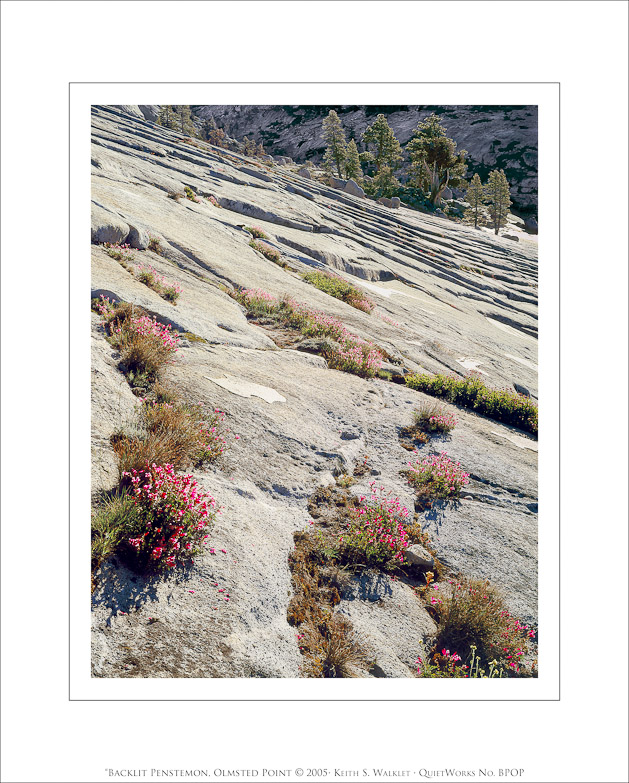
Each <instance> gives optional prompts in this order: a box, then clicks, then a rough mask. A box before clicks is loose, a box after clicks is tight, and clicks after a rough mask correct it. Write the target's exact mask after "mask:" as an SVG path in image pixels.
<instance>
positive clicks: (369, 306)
mask: <svg viewBox="0 0 629 783" xmlns="http://www.w3.org/2000/svg"><path fill="white" fill-rule="evenodd" d="M302 279H303V280H305V281H306V282H307V283H310V284H311V285H313V286H314V287H315V288H318V289H319V290H320V291H324V292H325V293H326V294H329V295H330V296H333V297H335V299H340V300H341V301H342V302H345V303H346V304H348V305H351V306H352V307H355V308H356V309H357V310H362V311H363V312H364V313H370V312H371V311H372V310H373V309H374V307H375V306H376V305H375V302H372V301H371V299H369V297H368V296H366V294H365V293H364V292H363V291H361V290H359V289H358V288H356V286H353V285H352V284H351V283H348V282H347V281H346V280H343V278H342V277H339V275H335V274H334V273H333V272H320V271H318V270H315V271H313V272H306V273H305V274H303V275H302Z"/></svg>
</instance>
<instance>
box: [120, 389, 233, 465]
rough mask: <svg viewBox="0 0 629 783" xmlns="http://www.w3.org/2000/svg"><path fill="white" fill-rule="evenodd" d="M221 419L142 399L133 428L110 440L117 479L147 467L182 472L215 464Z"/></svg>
mask: <svg viewBox="0 0 629 783" xmlns="http://www.w3.org/2000/svg"><path fill="white" fill-rule="evenodd" d="M162 390H163V387H160V396H161V397H163V396H164V392H163V391H162ZM171 399H172V397H171ZM224 417H225V414H224V413H223V412H222V411H219V410H215V411H213V412H212V413H210V414H205V412H204V411H203V408H202V407H201V406H200V405H188V404H186V403H182V402H157V401H152V402H151V401H148V400H144V402H143V405H142V409H141V412H140V420H139V423H138V425H137V426H136V427H135V429H134V430H132V431H131V432H128V431H127V432H125V431H124V430H122V431H119V432H117V433H115V434H114V435H113V436H112V439H111V443H112V447H113V449H114V452H115V454H116V456H117V458H118V470H119V474H120V480H122V475H123V473H125V472H126V473H132V472H133V470H137V471H140V470H142V469H143V468H145V466H146V465H147V464H149V465H152V464H156V465H165V464H170V465H172V466H173V467H174V469H175V470H182V469H186V468H190V467H198V466H199V465H202V464H204V463H211V462H215V461H216V460H217V459H218V458H219V457H220V455H221V454H222V453H223V451H224V450H225V446H226V440H225V435H226V434H227V431H226V430H225V428H224V426H223V421H224Z"/></svg>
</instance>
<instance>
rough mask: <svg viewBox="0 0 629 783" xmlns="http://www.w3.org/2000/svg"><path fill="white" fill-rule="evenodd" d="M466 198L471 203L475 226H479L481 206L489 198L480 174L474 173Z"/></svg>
mask: <svg viewBox="0 0 629 783" xmlns="http://www.w3.org/2000/svg"><path fill="white" fill-rule="evenodd" d="M465 200H466V201H467V202H468V203H469V205H470V207H471V210H468V211H471V213H472V216H473V218H474V219H473V221H472V222H473V223H474V228H478V220H479V217H481V211H480V210H481V207H482V206H483V204H484V203H485V201H486V200H487V199H486V197H485V190H484V188H483V186H482V184H481V181H480V177H479V176H478V174H474V176H473V177H472V181H471V182H470V186H469V187H468V189H467V192H466V194H465Z"/></svg>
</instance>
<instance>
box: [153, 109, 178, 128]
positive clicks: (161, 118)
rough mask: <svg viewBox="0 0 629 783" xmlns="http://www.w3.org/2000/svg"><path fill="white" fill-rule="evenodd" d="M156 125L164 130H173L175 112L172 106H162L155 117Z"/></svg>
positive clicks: (175, 124) (175, 122) (175, 125)
mask: <svg viewBox="0 0 629 783" xmlns="http://www.w3.org/2000/svg"><path fill="white" fill-rule="evenodd" d="M157 124H158V125H162V126H163V127H164V128H171V129H175V128H176V127H177V120H176V117H175V111H174V108H173V107H172V106H162V108H161V109H160V110H159V115H158V117H157Z"/></svg>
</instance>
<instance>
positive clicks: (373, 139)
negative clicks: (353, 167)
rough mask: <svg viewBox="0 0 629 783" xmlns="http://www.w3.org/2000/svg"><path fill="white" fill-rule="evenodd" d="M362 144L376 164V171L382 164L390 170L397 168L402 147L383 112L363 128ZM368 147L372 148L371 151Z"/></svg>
mask: <svg viewBox="0 0 629 783" xmlns="http://www.w3.org/2000/svg"><path fill="white" fill-rule="evenodd" d="M363 144H364V145H365V146H366V147H367V151H368V152H369V153H370V155H369V157H370V159H371V160H372V161H373V162H374V163H375V165H376V171H378V172H379V171H380V169H381V168H382V167H383V166H388V167H389V169H391V171H392V172H393V171H395V170H396V169H397V168H398V163H399V161H400V160H402V148H401V147H400V142H399V141H398V140H397V139H396V138H395V134H394V133H393V131H392V130H391V128H390V126H389V123H388V122H387V118H386V117H385V116H384V114H379V115H378V116H377V117H376V120H375V122H373V123H372V124H371V125H370V126H369V127H368V128H367V129H366V130H365V132H364V133H363ZM370 147H373V148H374V149H373V152H372V151H371V149H370ZM363 159H364V158H363Z"/></svg>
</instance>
